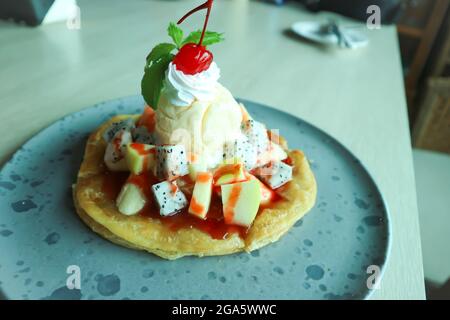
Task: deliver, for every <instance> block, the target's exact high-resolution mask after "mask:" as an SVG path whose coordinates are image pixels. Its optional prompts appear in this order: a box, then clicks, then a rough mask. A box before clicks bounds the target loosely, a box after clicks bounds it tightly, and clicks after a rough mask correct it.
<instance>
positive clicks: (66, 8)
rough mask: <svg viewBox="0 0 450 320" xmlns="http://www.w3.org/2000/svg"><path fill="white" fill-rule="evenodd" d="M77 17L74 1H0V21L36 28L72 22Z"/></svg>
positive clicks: (77, 10)
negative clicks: (41, 25) (49, 24)
mask: <svg viewBox="0 0 450 320" xmlns="http://www.w3.org/2000/svg"><path fill="white" fill-rule="evenodd" d="M76 15H79V8H78V6H77V2H76V0H0V19H2V20H12V21H14V22H16V23H24V24H26V25H28V26H38V25H40V24H46V23H51V22H60V21H68V23H69V20H73V19H74V17H75V16H76Z"/></svg>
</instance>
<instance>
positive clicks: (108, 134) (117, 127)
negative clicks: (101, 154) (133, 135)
mask: <svg viewBox="0 0 450 320" xmlns="http://www.w3.org/2000/svg"><path fill="white" fill-rule="evenodd" d="M134 128H135V120H134V119H133V118H128V119H124V120H121V121H118V122H113V123H112V124H111V126H110V127H109V128H108V129H106V131H105V132H104V133H103V139H105V141H106V142H110V141H111V140H112V139H113V138H114V136H115V135H116V134H117V132H119V131H131V130H132V129H134Z"/></svg>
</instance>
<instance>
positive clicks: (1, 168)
mask: <svg viewBox="0 0 450 320" xmlns="http://www.w3.org/2000/svg"><path fill="white" fill-rule="evenodd" d="M136 98H138V99H139V100H141V101H142V102H143V103H144V105H145V101H144V99H143V98H142V96H141V95H139V94H134V95H128V96H121V97H117V98H112V99H108V100H104V101H100V102H97V103H95V104H93V105H90V106H87V107H83V108H81V109H79V110H76V111H72V112H69V113H67V114H65V115H64V116H62V117H61V118H58V119H56V120H55V121H53V122H51V123H50V124H49V125H47V126H45V127H44V128H42V129H40V130H39V131H37V132H36V133H35V134H34V135H33V136H32V137H31V138H29V139H28V140H26V141H25V142H24V143H23V144H22V145H21V146H20V147H19V148H17V149H16V150H15V151H14V152H13V153H12V154H11V156H10V158H9V159H8V160H7V161H5V162H4V163H3V164H2V165H1V166H0V174H2V172H3V171H4V170H5V169H6V167H7V166H9V165H13V160H14V159H15V157H16V155H17V154H18V153H20V152H21V151H23V150H24V149H25V148H26V147H27V145H29V144H30V143H32V142H33V141H34V140H35V139H38V138H39V137H40V136H41V135H43V134H44V133H45V131H47V130H48V129H49V128H51V127H53V126H54V125H55V124H57V123H59V122H61V121H64V120H65V119H67V118H69V117H72V116H74V115H77V114H79V113H82V112H85V111H87V110H89V109H93V108H96V107H98V106H100V105H103V104H110V103H117V102H119V101H123V100H130V99H136ZM235 99H236V101H237V102H239V103H243V104H244V105H245V104H246V103H251V104H256V105H259V106H262V107H264V108H266V109H269V110H271V111H272V112H275V113H280V114H283V115H285V116H288V117H292V118H294V119H296V120H300V121H302V122H303V123H305V124H307V125H308V126H310V127H311V128H313V129H314V130H316V131H318V132H319V133H320V134H322V135H324V136H326V137H328V138H329V139H331V140H332V141H333V142H334V143H335V144H337V145H338V146H339V147H341V148H342V149H343V150H344V151H345V152H347V153H348V154H350V155H351V156H352V157H353V158H354V159H356V160H357V162H358V164H359V165H360V166H361V167H362V169H363V171H364V172H365V173H366V174H367V176H368V177H369V179H370V181H371V182H372V183H373V185H374V186H375V188H376V191H377V193H378V195H379V197H380V199H381V202H382V204H383V207H384V209H385V212H386V214H385V216H386V225H387V228H386V230H387V233H386V234H387V239H386V242H387V245H386V248H385V250H384V261H383V264H382V265H381V270H380V275H379V279H380V281H382V280H383V278H384V274H385V272H386V268H387V265H388V262H389V259H390V256H391V251H392V242H393V241H392V238H393V234H392V223H391V213H390V212H391V211H390V208H389V205H388V203H387V201H386V199H385V197H384V195H383V193H382V192H381V190H380V188H379V186H378V184H377V183H376V180H375V179H374V177H373V175H372V174H371V172H370V170H369V169H368V168H367V167H366V165H365V164H364V163H363V162H362V161H361V160H360V159H359V158H358V157H357V156H356V155H355V154H354V153H353V152H351V151H350V149H349V148H348V147H347V146H346V145H345V144H343V143H341V142H340V141H339V140H338V139H337V138H335V137H333V136H332V135H330V134H328V133H327V132H326V131H325V130H323V129H321V128H319V127H318V126H316V125H314V124H312V123H310V122H308V121H306V120H304V119H302V118H300V117H298V116H296V115H293V114H292V113H290V112H288V111H284V110H280V109H277V108H275V107H272V106H269V105H267V104H265V103H260V102H258V101H255V100H249V99H246V98H239V97H235ZM367 289H368V290H367V291H366V293H365V295H363V296H362V300H368V299H370V298H371V296H372V295H373V294H374V292H375V291H376V290H377V289H369V288H367ZM1 297H4V298H5V299H8V296H7V295H6V293H5V292H4V291H3V290H2V288H1V286H0V300H1Z"/></svg>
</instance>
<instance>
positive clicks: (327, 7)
mask: <svg viewBox="0 0 450 320" xmlns="http://www.w3.org/2000/svg"><path fill="white" fill-rule="evenodd" d="M301 2H302V3H303V4H304V5H305V6H306V8H308V9H309V10H311V11H332V12H336V13H340V14H342V15H344V16H347V17H350V18H353V19H357V20H360V21H364V22H365V21H367V17H368V12H367V9H368V8H369V7H370V6H372V5H376V6H378V7H379V8H380V13H381V15H380V17H381V23H382V24H392V23H395V22H396V21H397V20H398V18H399V17H400V15H401V12H402V8H403V2H404V1H402V0H301Z"/></svg>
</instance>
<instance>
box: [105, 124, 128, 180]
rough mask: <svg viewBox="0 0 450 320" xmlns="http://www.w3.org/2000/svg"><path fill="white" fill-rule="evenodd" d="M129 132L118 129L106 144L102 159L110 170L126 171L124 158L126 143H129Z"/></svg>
mask: <svg viewBox="0 0 450 320" xmlns="http://www.w3.org/2000/svg"><path fill="white" fill-rule="evenodd" d="M131 142H132V140H131V133H130V132H129V131H127V130H120V131H118V132H117V133H116V134H115V135H114V137H113V138H112V139H111V141H110V142H109V143H108V145H107V146H106V150H105V156H104V161H105V164H106V166H107V167H108V169H109V170H111V171H127V170H128V166H127V163H126V160H125V152H126V147H127V144H129V143H131Z"/></svg>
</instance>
